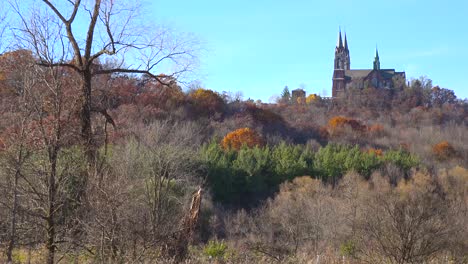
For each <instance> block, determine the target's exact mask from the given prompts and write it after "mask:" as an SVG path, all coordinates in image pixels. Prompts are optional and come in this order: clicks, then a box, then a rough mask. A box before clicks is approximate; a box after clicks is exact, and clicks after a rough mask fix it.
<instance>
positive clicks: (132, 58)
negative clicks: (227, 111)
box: [11, 0, 197, 164]
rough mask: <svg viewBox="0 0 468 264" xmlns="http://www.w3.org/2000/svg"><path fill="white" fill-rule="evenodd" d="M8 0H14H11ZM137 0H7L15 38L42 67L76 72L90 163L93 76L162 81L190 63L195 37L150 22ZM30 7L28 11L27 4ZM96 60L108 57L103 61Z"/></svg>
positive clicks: (189, 67)
mask: <svg viewBox="0 0 468 264" xmlns="http://www.w3.org/2000/svg"><path fill="white" fill-rule="evenodd" d="M12 1H13V0H12ZM138 3H139V1H114V0H93V1H81V0H69V1H60V2H59V1H49V0H42V1H39V0H37V1H33V3H32V5H30V6H21V5H20V4H19V2H11V4H12V7H13V9H14V10H15V11H16V14H17V15H18V17H19V18H20V21H21V27H20V29H19V30H17V31H15V34H16V35H17V37H18V39H19V40H20V43H21V44H22V45H23V46H24V47H26V48H28V49H31V50H32V51H33V52H34V55H35V56H37V58H38V59H39V64H40V65H42V66H45V67H67V68H69V69H71V70H73V71H74V72H75V73H77V74H78V75H79V77H80V86H81V114H80V119H81V136H82V138H83V140H84V142H85V145H86V147H87V150H86V151H87V156H88V159H89V161H90V163H91V164H92V163H93V162H94V161H93V160H94V158H95V146H94V144H93V131H92V129H93V128H92V118H91V116H92V113H93V112H102V111H100V110H98V109H95V108H94V106H93V104H92V93H93V86H94V85H93V77H94V76H97V75H102V74H116V73H132V74H144V75H146V76H150V77H152V78H154V79H156V80H157V81H159V82H161V83H164V78H162V76H163V75H159V74H158V71H159V72H163V73H164V77H168V76H169V77H172V78H179V77H181V76H182V75H183V74H184V73H187V72H189V71H191V70H192V69H193V66H194V65H195V62H196V57H195V52H196V50H197V43H196V41H195V40H194V39H193V38H189V37H183V36H181V35H176V34H173V33H172V32H171V31H170V30H168V29H164V28H160V27H152V26H151V25H148V23H147V22H146V21H143V19H142V16H140V14H139V12H138V11H139V6H138ZM28 8H29V9H30V10H32V11H30V12H28V11H26V10H27V9H28ZM99 61H106V62H112V63H107V64H105V65H104V66H102V65H98V64H99Z"/></svg>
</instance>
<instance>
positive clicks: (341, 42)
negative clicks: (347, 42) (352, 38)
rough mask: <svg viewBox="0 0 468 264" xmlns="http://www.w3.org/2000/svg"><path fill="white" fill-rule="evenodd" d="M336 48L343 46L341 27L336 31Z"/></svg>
mask: <svg viewBox="0 0 468 264" xmlns="http://www.w3.org/2000/svg"><path fill="white" fill-rule="evenodd" d="M336 47H337V48H343V40H342V39H341V27H340V32H339V33H338V43H336Z"/></svg>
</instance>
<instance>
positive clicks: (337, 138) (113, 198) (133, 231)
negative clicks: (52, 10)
mask: <svg viewBox="0 0 468 264" xmlns="http://www.w3.org/2000/svg"><path fill="white" fill-rule="evenodd" d="M38 64H39V62H38V61H37V59H36V58H34V57H33V56H32V55H31V52H29V51H26V50H18V51H12V52H9V53H5V54H3V55H2V56H1V57H0V101H1V105H0V108H1V113H2V114H1V119H0V120H1V121H0V164H1V166H0V196H1V197H0V201H1V202H0V247H1V249H2V251H4V252H6V254H5V256H7V257H8V254H10V256H11V257H12V258H14V260H15V261H16V262H18V263H25V262H27V261H29V260H31V261H32V263H43V262H45V261H46V259H47V260H48V261H49V260H50V256H51V254H53V255H54V256H57V259H58V258H63V261H65V262H67V263H71V262H75V263H76V262H78V263H132V262H135V261H136V262H138V263H153V262H158V263H162V262H163V261H169V260H167V259H171V258H174V257H175V258H176V260H180V259H179V258H186V259H187V260H186V261H187V263H211V261H212V260H213V259H216V260H217V261H219V262H225V263H239V262H244V263H272V262H274V261H276V262H282V263H284V262H287V263H305V262H307V261H308V260H311V259H316V258H317V259H318V258H321V259H322V260H321V261H323V262H324V263H331V262H332V261H338V260H340V261H341V260H342V261H345V262H346V263H361V262H371V263H379V262H391V263H422V262H426V261H429V260H435V261H443V260H447V259H451V261H452V260H453V262H454V263H464V261H466V260H467V255H466V252H468V244H467V241H466V237H468V228H467V227H468V222H467V221H468V217H467V216H468V193H467V190H468V133H467V131H468V130H467V126H468V102H467V101H466V100H461V99H458V98H456V96H455V95H454V93H453V91H451V90H449V89H444V88H440V87H438V86H433V85H432V82H431V81H430V80H429V79H427V78H424V77H422V78H420V79H417V80H411V82H409V83H406V82H404V81H403V82H401V80H397V79H395V80H394V82H395V85H394V88H392V89H376V88H373V87H372V86H369V87H366V88H364V89H357V88H356V89H349V90H348V91H347V93H346V94H345V95H344V96H343V97H341V98H334V99H330V98H321V97H320V96H317V95H309V96H308V97H306V98H302V97H299V98H291V97H289V96H288V95H287V94H285V95H284V96H283V97H281V98H279V99H278V100H277V102H276V103H270V104H264V103H261V102H254V101H253V100H243V99H242V98H240V97H239V96H234V95H232V94H228V93H223V94H219V93H217V92H215V91H212V90H209V89H204V88H202V87H192V88H190V89H186V90H183V89H182V88H181V86H180V85H179V83H178V82H177V80H176V79H174V78H172V77H170V76H165V75H159V76H158V78H157V79H154V78H151V76H148V75H144V74H143V75H129V74H123V73H108V74H101V75H98V76H95V77H93V79H92V82H93V87H94V89H93V90H92V94H91V95H90V98H91V101H90V108H89V110H90V113H91V120H90V121H89V123H90V124H92V126H91V134H90V135H91V137H84V136H83V135H84V133H85V132H86V131H84V130H83V127H84V126H83V115H84V114H83V105H84V101H85V100H84V99H83V97H82V96H81V90H80V89H81V88H80V86H79V85H78V84H79V83H80V76H79V75H78V74H77V73H76V72H74V71H73V70H71V69H69V68H67V67H53V68H52V67H50V68H47V67H42V66H38ZM93 67H95V68H94V69H105V67H106V65H100V64H97V63H96V64H94V65H93ZM275 92H277V91H273V90H272V94H273V93H275ZM86 133H88V132H86ZM87 135H88V134H87ZM192 196H193V199H192ZM200 199H201V200H200ZM189 244H190V245H191V246H190V247H188V245H189ZM2 258H3V255H2V257H1V258H0V260H2V261H3V259H2ZM164 259H165V260H164ZM52 261H54V260H52ZM320 263H322V262H320Z"/></svg>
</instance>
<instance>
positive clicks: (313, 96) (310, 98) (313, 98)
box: [306, 94, 320, 104]
mask: <svg viewBox="0 0 468 264" xmlns="http://www.w3.org/2000/svg"><path fill="white" fill-rule="evenodd" d="M319 99H320V96H318V95H316V94H309V96H307V98H306V103H307V104H310V103H313V102H315V101H317V100H319Z"/></svg>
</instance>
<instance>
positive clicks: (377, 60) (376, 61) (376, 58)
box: [374, 48, 380, 71]
mask: <svg viewBox="0 0 468 264" xmlns="http://www.w3.org/2000/svg"><path fill="white" fill-rule="evenodd" d="M374 70H378V71H380V59H379V51H378V50H377V48H375V58H374Z"/></svg>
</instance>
